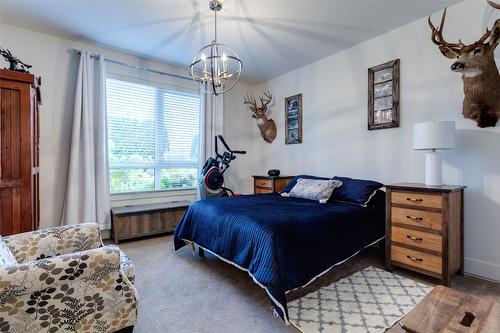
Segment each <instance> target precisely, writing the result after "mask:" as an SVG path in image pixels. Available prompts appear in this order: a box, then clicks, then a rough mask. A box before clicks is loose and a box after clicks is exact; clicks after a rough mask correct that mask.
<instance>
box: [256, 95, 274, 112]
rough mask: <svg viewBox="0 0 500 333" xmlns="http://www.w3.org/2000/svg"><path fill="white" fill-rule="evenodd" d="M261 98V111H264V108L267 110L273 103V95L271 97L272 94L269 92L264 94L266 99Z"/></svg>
mask: <svg viewBox="0 0 500 333" xmlns="http://www.w3.org/2000/svg"><path fill="white" fill-rule="evenodd" d="M259 98H260V104H261V105H262V106H261V109H264V108H266V109H267V105H268V104H269V103H271V100H272V99H273V95H271V93H270V92H269V91H266V92H264V97H259Z"/></svg>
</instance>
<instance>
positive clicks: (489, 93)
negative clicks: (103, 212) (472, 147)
mask: <svg viewBox="0 0 500 333" xmlns="http://www.w3.org/2000/svg"><path fill="white" fill-rule="evenodd" d="M487 1H488V4H489V5H490V6H491V7H493V8H496V9H500V5H498V4H496V3H494V2H493V1H491V0H487ZM445 18H446V8H445V9H444V11H443V15H442V17H441V24H440V25H439V27H438V28H436V27H435V26H434V25H433V24H432V21H431V17H430V16H429V20H428V23H429V26H430V27H431V40H432V42H433V43H434V44H436V45H438V46H439V50H440V51H441V53H442V54H443V55H444V56H445V57H448V58H450V59H455V62H454V63H453V65H451V70H452V71H454V72H458V73H461V74H462V79H463V81H464V94H465V99H464V103H463V111H462V113H463V115H464V117H466V118H470V119H473V120H475V121H476V122H477V124H478V126H479V127H489V126H495V125H496V123H497V120H498V118H500V90H499V89H498V88H497V87H500V74H499V73H498V68H497V66H496V64H495V57H494V51H495V48H496V47H497V46H498V43H499V40H500V19H498V20H496V22H495V24H494V25H493V28H492V29H491V30H488V29H486V32H485V33H484V34H483V35H482V36H481V37H480V38H479V39H478V40H477V41H476V42H474V43H472V44H469V45H466V44H464V43H463V42H462V41H461V40H458V43H448V42H447V41H446V40H445V39H444V37H443V29H444V23H445Z"/></svg>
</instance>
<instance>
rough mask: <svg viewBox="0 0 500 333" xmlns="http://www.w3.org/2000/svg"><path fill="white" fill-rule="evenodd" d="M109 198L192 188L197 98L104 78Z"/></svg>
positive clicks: (198, 100) (146, 85) (160, 88)
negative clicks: (128, 193)
mask: <svg viewBox="0 0 500 333" xmlns="http://www.w3.org/2000/svg"><path fill="white" fill-rule="evenodd" d="M106 109H107V118H108V142H109V148H108V149H109V175H110V191H111V193H120V192H138V191H155V190H170V189H191V188H196V184H197V179H198V141H199V119H200V97H199V95H198V94H196V93H189V92H185V91H180V90H174V89H166V88H164V87H159V86H155V85H149V84H140V83H135V82H129V81H125V80H120V79H115V78H107V79H106Z"/></svg>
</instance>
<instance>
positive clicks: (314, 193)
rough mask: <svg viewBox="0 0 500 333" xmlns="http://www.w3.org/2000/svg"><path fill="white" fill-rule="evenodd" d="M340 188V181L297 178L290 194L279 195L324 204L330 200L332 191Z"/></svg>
mask: <svg viewBox="0 0 500 333" xmlns="http://www.w3.org/2000/svg"><path fill="white" fill-rule="evenodd" d="M340 186H342V182H341V181H340V180H333V179H306V178H299V179H298V180H297V184H295V186H294V187H293V188H292V189H291V190H290V192H288V193H282V194H281V195H282V196H284V197H295V198H303V199H309V200H316V201H319V202H320V203H326V202H327V201H328V199H330V196H331V195H332V193H333V190H335V189H336V188H337V187H340Z"/></svg>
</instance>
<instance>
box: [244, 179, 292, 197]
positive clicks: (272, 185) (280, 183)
mask: <svg viewBox="0 0 500 333" xmlns="http://www.w3.org/2000/svg"><path fill="white" fill-rule="evenodd" d="M252 177H253V193H254V194H263V193H273V192H281V191H282V190H283V189H284V188H285V187H286V186H287V185H288V182H289V181H290V180H291V179H292V178H293V177H290V176H276V177H273V176H252Z"/></svg>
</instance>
